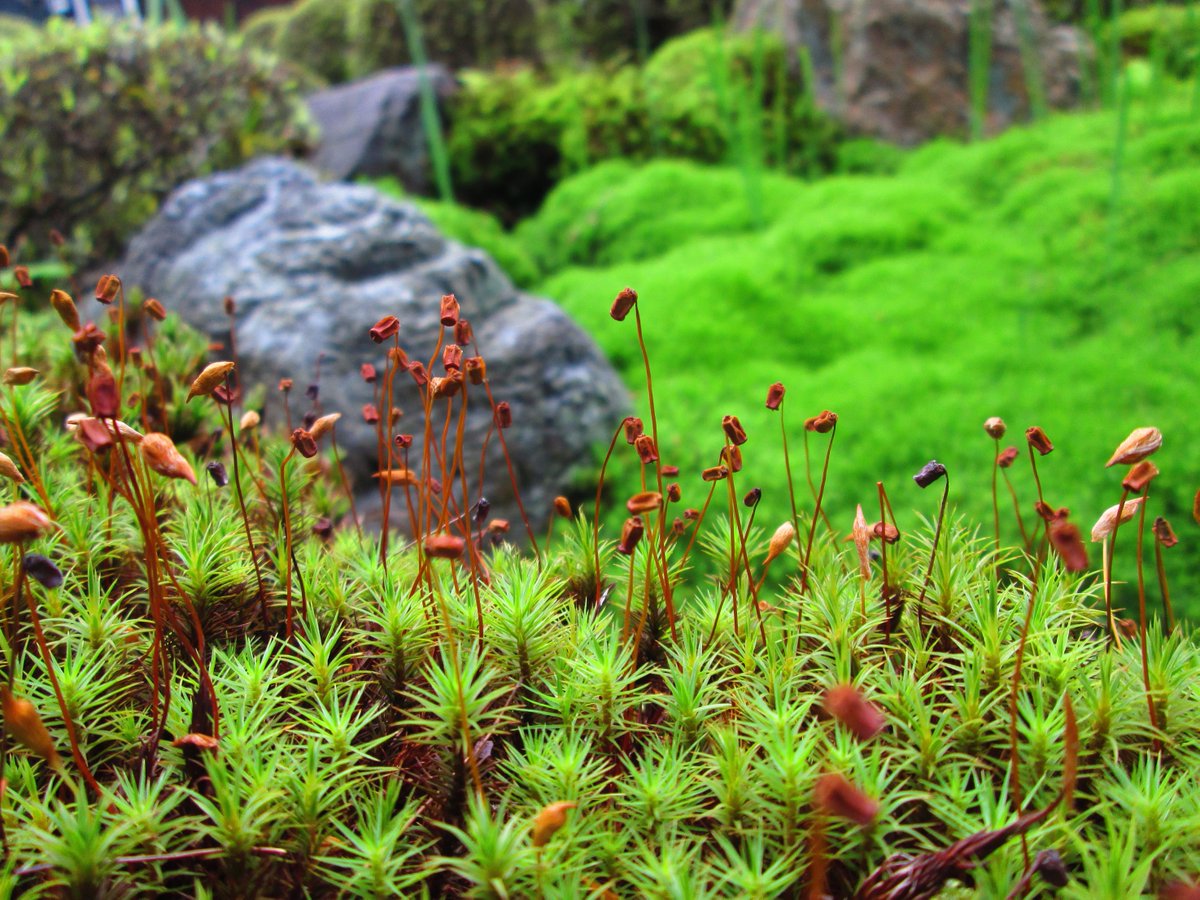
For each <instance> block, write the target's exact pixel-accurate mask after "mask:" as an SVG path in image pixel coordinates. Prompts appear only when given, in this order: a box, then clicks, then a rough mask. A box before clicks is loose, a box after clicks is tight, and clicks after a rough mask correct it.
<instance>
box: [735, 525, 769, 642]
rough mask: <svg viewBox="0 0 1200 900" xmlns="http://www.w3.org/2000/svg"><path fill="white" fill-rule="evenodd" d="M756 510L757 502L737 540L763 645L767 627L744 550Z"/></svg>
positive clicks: (748, 559) (756, 587) (765, 640)
mask: <svg viewBox="0 0 1200 900" xmlns="http://www.w3.org/2000/svg"><path fill="white" fill-rule="evenodd" d="M757 512H758V504H755V506H754V508H753V509H751V510H750V518H749V520H747V522H746V528H745V530H744V531H742V530H741V528H740V526H739V531H740V537H739V540H740V541H741V542H742V565H744V566H745V567H746V580H747V581H748V582H749V583H750V605H751V606H753V607H754V615H755V616H756V617H757V618H758V634H759V637H761V638H762V642H763V646H764V647H765V646H766V644H767V627H766V625H764V624H763V616H762V610H761V609H760V608H759V606H758V585H756V584H755V583H754V573H753V572H751V571H750V557H749V554H747V552H746V537H747V535H749V534H750V531H751V529H753V528H754V516H755V514H756V513H757ZM763 575H764V576H765V575H766V569H765V568H764V570H763Z"/></svg>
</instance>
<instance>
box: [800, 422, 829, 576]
mask: <svg viewBox="0 0 1200 900" xmlns="http://www.w3.org/2000/svg"><path fill="white" fill-rule="evenodd" d="M804 434H805V445H804V446H805V451H806V453H807V449H808V437H807V435H808V432H807V431H805V432H804ZM836 437H837V422H834V423H833V428H832V429H831V430H830V432H829V443H828V444H827V445H826V446H825V465H824V466H822V467H821V487H820V489H819V490H818V491H817V494H816V497H817V508H816V509H815V510H814V511H813V517H812V522H810V523H809V527H808V545H807V546H806V547H805V548H804V562H803V563H802V564H801V569H800V593H801V594H802V595H804V594H807V593H808V575H809V572H808V564H809V561H810V560H811V559H812V548H813V538H815V537H816V536H817V517H818V516H819V515H821V502H822V501H823V500H824V499H825V479H826V478H827V477H828V475H829V456H830V454H831V453H832V452H833V439H834V438H836ZM825 524H826V525H828V524H829V520H828V519H826V520H825Z"/></svg>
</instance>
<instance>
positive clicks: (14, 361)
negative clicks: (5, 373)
mask: <svg viewBox="0 0 1200 900" xmlns="http://www.w3.org/2000/svg"><path fill="white" fill-rule="evenodd" d="M75 293H76V294H78V293H79V292H78V291H76V292H75ZM19 302H20V298H17V299H15V300H13V301H12V308H13V317H12V363H11V365H13V366H15V365H16V364H17V304H18V303H19Z"/></svg>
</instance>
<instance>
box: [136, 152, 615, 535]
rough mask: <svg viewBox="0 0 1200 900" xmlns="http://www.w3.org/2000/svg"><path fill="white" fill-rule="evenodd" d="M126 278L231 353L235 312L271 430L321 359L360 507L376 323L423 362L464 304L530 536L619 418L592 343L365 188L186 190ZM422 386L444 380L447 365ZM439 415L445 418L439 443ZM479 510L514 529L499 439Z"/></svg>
mask: <svg viewBox="0 0 1200 900" xmlns="http://www.w3.org/2000/svg"><path fill="white" fill-rule="evenodd" d="M120 272H121V275H122V277H123V278H124V279H125V282H126V283H127V284H129V285H131V286H133V285H138V286H141V287H142V288H143V289H144V290H145V292H146V293H147V294H152V295H154V296H155V297H157V298H159V300H160V301H162V302H163V303H164V305H166V306H167V308H168V309H169V310H172V311H175V312H178V313H179V314H180V315H181V316H182V317H183V318H184V320H185V321H187V322H188V323H189V324H191V325H193V326H195V327H197V328H199V329H201V330H203V331H205V332H207V333H208V334H209V335H211V336H212V337H213V338H215V339H218V340H225V339H227V336H228V326H229V322H228V318H227V317H226V315H225V314H224V312H223V308H222V301H223V298H225V297H226V296H231V297H233V298H235V300H236V309H237V313H236V315H237V355H238V360H239V363H240V367H241V376H242V379H243V384H244V385H245V386H246V387H250V386H251V385H255V384H260V385H266V386H267V387H268V404H269V417H270V418H271V419H273V420H274V421H273V423H272V424H274V425H275V426H276V427H282V423H281V422H280V418H281V405H280V402H279V395H278V393H277V388H276V386H277V384H278V382H279V379H280V378H283V377H290V378H292V379H294V382H295V389H294V390H293V392H292V394H291V403H292V409H293V411H294V415H295V418H296V419H299V417H300V416H301V415H302V414H303V413H304V412H305V411H306V410H307V409H308V406H309V404H308V401H307V400H306V398H305V389H306V387H307V386H308V384H309V383H310V382H311V381H312V380H313V372H314V369H315V367H316V365H317V360H318V356H320V357H321V363H320V382H319V384H320V393H319V402H320V409H321V411H322V412H334V411H338V412H341V413H343V418H342V420H341V421H340V422H339V423H338V432H337V433H338V443H339V447H341V448H342V449H343V451H344V452H345V454H346V462H347V464H348V466H349V468H350V469H351V471H352V473H353V474H354V476H355V479H356V481H357V484H358V486H359V488H365V489H367V491H370V490H371V487H370V486H371V485H373V484H374V482H372V481H371V479H370V474H371V473H373V472H374V471H375V470H376V468H377V463H376V459H377V441H376V434H375V430H374V428H373V427H371V426H368V425H366V424H365V423H364V421H363V417H362V414H361V410H362V407H363V405H364V404H367V403H370V402H372V399H373V394H372V391H373V388H372V386H371V385H368V384H366V383H364V382H363V380H362V378H361V377H360V374H359V369H360V366H361V365H362V364H363V363H371V364H372V365H374V366H376V367H377V369H378V371H379V372H380V375H381V376H382V373H383V370H384V362H385V351H386V347H387V345H386V344H384V345H376V344H374V343H373V342H372V341H371V340H370V339H369V337H368V331H369V329H370V328H371V326H372V325H374V324H375V322H376V321H378V320H379V319H380V318H382V317H384V316H387V315H394V316H397V317H398V318H399V319H400V322H401V331H400V340H401V345H402V347H403V348H404V349H405V350H406V352H407V353H408V354H409V356H410V357H411V358H412V359H414V360H415V359H423V360H425V361H426V362H428V360H429V358H430V356H431V354H432V353H433V350H434V345H435V343H436V341H437V339H438V330H439V327H440V326H439V321H438V311H439V301H440V298H441V296H442V295H443V294H448V293H453V294H454V295H456V296H457V298H458V300H459V303H460V304H461V309H462V316H463V317H464V318H467V319H468V320H469V321H470V322H471V324H472V326H473V328H474V331H475V336H476V342H477V346H478V349H479V352H480V353H481V355H483V357H484V358H485V359H486V360H487V371H488V378H489V381H490V383H491V386H492V392H493V394H494V395H495V399H496V401H497V402H501V401H507V402H508V403H509V404H510V405H511V407H512V415H513V425H512V427H511V428H509V429H508V430H507V431H506V432H505V437H506V439H507V441H508V447H509V451H510V453H511V455H512V458H513V463H514V465H515V468H516V475H517V481H518V484H519V486H520V491H521V497H522V499H523V500H524V502H525V505H526V507H527V509H528V510H529V512H530V515H531V517H532V518H534V519H535V520H536V521H539V522H544V521H545V519H546V515H547V513H548V510H549V509H550V506H551V504H552V501H553V498H554V496H555V495H556V494H558V493H562V492H563V491H564V490H565V489H566V488H567V486H568V485H570V484H572V482H573V481H574V480H576V479H577V478H578V476H579V475H580V474H581V472H582V471H586V469H587V467H589V466H590V464H591V463H592V461H593V460H592V455H591V453H592V450H593V446H594V445H596V444H599V443H602V442H605V441H607V440H608V438H609V436H610V435H611V434H612V430H613V429H614V428H615V427H616V425H617V423H619V422H620V420H621V417H622V416H624V415H625V414H626V412H627V407H628V405H629V398H628V395H627V392H626V390H625V388H624V386H623V385H622V384H621V381H620V380H619V378H618V377H617V375H616V373H615V372H614V371H613V369H612V367H611V366H610V365H609V364H608V362H607V361H606V360H605V359H604V357H603V356H602V354H601V353H600V350H599V349H598V348H597V346H596V344H595V343H594V342H593V341H592V340H591V339H590V338H589V337H588V336H587V335H586V334H584V333H583V332H582V331H581V330H580V329H579V327H578V326H577V325H575V324H574V322H572V321H571V320H570V319H569V318H568V317H567V315H566V314H565V313H564V312H563V311H562V310H561V309H560V308H559V307H557V306H556V305H555V304H553V303H551V302H550V301H548V300H543V299H538V298H535V297H531V296H528V295H526V294H522V293H520V292H518V291H517V290H516V289H514V287H513V285H512V283H511V282H510V281H509V280H508V278H506V277H505V275H504V273H503V272H501V271H500V269H499V268H498V267H497V266H496V264H495V263H494V262H493V261H492V260H491V258H490V257H488V256H487V254H485V253H483V252H482V251H480V250H475V249H471V248H469V247H464V246H462V245H460V244H457V243H455V242H454V241H450V240H447V239H446V238H445V237H443V236H442V235H441V234H439V233H438V231H437V230H436V229H435V228H434V227H433V225H431V224H430V222H429V220H428V219H426V218H425V216H424V215H422V214H421V213H420V211H418V210H417V209H416V208H415V207H414V206H411V205H409V204H405V203H399V202H396V201H394V200H391V199H388V198H387V197H385V196H383V195H382V194H380V193H379V192H377V191H375V190H373V189H371V188H368V187H362V186H353V185H345V184H325V183H322V182H321V181H320V180H319V179H318V178H317V177H316V175H315V174H314V173H313V172H312V171H311V170H309V169H307V168H305V167H302V166H300V165H297V164H296V163H293V162H290V161H286V160H281V159H264V160H259V161H257V162H253V163H251V164H249V165H247V166H246V167H244V168H242V169H240V170H238V171H234V172H227V173H222V174H219V175H213V176H211V177H208V178H204V179H200V180H197V181H193V182H190V183H188V184H186V185H184V186H183V187H181V188H179V189H178V190H176V191H175V192H174V193H173V194H172V195H171V196H170V197H169V198H168V200H167V201H166V203H165V204H164V205H163V207H162V209H161V211H160V212H159V214H158V215H157V216H156V217H155V218H154V220H153V221H151V222H150V223H149V224H148V225H147V226H146V227H145V228H144V229H143V230H142V232H141V233H140V234H139V235H138V236H137V237H136V238H135V239H134V241H133V243H132V244H131V246H130V249H129V253H128V255H127V258H126V260H125V262H124V265H123V267H122V268H121V269H120ZM599 302H603V301H599ZM451 340H453V335H452V334H451V335H450V336H449V337H447V341H451ZM467 355H470V351H469V350H468V351H467ZM432 374H434V375H442V374H444V372H443V371H442V367H441V362H440V359H439V361H438V363H437V364H436V365H435V367H434V369H433V372H432ZM395 384H396V404H395V405H397V406H399V407H400V408H401V409H402V410H403V411H404V413H405V416H404V418H403V419H402V421H401V423H400V425H399V427H398V428H397V431H399V432H411V433H415V434H416V435H417V438H418V444H417V445H415V446H414V448H413V450H412V451H411V453H412V454H413V455H412V457H411V458H412V459H413V460H414V468H416V465H415V461H416V460H419V459H420V455H419V453H420V449H419V441H420V435H421V433H422V424H421V422H422V416H421V408H422V407H421V402H420V399H419V395H418V393H417V391H416V388H415V386H414V383H413V381H412V379H411V378H409V377H407V376H401V377H400V378H398V379H397V380H396V382H395ZM444 405H445V404H444V402H440V403H439V404H438V413H437V416H438V418H437V420H436V421H437V422H438V427H439V429H440V425H441V421H442V417H443V416H444V411H443V407H444ZM457 408H458V407H457V403H456V407H455V409H456V412H455V414H456V415H457ZM468 411H469V412H468V416H467V427H466V438H465V445H466V447H467V448H468V449H467V461H468V471H469V473H470V477H471V488H470V490H471V494H472V495H475V494H477V493H478V488H477V479H478V472H479V458H480V452H481V449H482V447H483V443H484V437H485V435H486V433H487V432H488V430H489V426H490V423H491V421H492V412H491V409H490V407H489V405H488V401H487V398H486V396H485V395H484V393H483V391H482V389H481V388H479V387H472V388H470V392H469V402H468ZM450 441H451V443H453V429H452V430H451V438H450ZM576 486H578V485H576ZM484 494H485V495H486V496H487V498H488V500H489V501H490V503H491V505H492V510H493V513H494V514H495V515H499V516H503V517H506V518H509V519H511V521H512V523H513V525H514V527H515V528H516V530H519V520H518V511H517V509H516V507H515V505H514V502H513V494H512V490H511V488H510V482H509V478H508V475H507V472H506V469H505V464H504V459H503V457H502V456H501V453H500V444H499V441H498V440H497V439H496V437H495V436H494V435H493V436H492V438H491V440H490V441H489V443H488V459H487V483H486V484H485V486H484ZM368 496H369V494H368ZM475 499H477V497H475V496H472V497H471V500H472V502H473V501H474V500H475ZM400 505H403V504H402V503H401V504H400Z"/></svg>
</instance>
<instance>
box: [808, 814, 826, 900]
mask: <svg viewBox="0 0 1200 900" xmlns="http://www.w3.org/2000/svg"><path fill="white" fill-rule="evenodd" d="M809 842H810V843H809V845H810V847H811V850H810V858H811V861H812V862H811V865H812V868H811V869H810V870H809V882H808V900H823V898H825V897H827V896H828V894H826V893H825V881H826V877H827V871H828V868H829V860H828V859H826V838H825V817H824V816H823V815H822V814H821V813H817V814H816V815H814V816H813V830H812V834H811V835H810V837H809Z"/></svg>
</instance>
